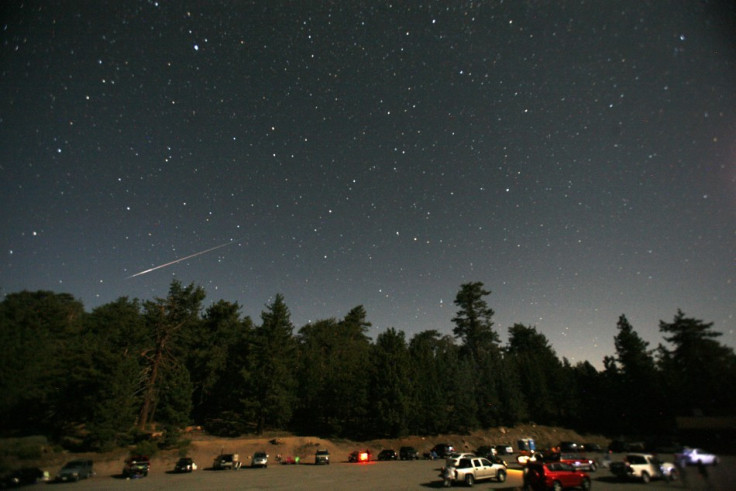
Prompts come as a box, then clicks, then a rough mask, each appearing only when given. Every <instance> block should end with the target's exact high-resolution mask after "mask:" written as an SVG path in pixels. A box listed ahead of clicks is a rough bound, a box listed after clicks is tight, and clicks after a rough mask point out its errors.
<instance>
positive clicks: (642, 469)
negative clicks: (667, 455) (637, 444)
mask: <svg viewBox="0 0 736 491" xmlns="http://www.w3.org/2000/svg"><path fill="white" fill-rule="evenodd" d="M608 468H609V469H610V470H611V472H612V473H613V475H615V476H616V477H618V478H619V479H638V480H641V481H642V482H644V483H648V482H649V481H651V480H652V479H665V480H667V481H672V480H674V479H676V478H677V468H676V467H675V465H674V464H672V463H670V462H661V461H660V460H659V459H658V458H657V457H656V456H655V455H653V454H645V453H630V454H628V455H626V458H625V459H624V461H623V462H612V463H611V465H610V466H609V467H608Z"/></svg>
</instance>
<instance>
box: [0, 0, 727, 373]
mask: <svg viewBox="0 0 736 491" xmlns="http://www.w3.org/2000/svg"><path fill="white" fill-rule="evenodd" d="M413 3H414V2H397V3H394V4H389V3H379V2H354V1H345V2H279V1H264V2H209V1H208V2H204V1H202V2H174V1H172V2H165V1H160V2H153V1H140V2H137V1H135V2H134V1H131V2H54V3H50V2H24V3H23V4H21V5H15V6H6V7H3V12H2V16H3V17H2V24H1V27H2V31H1V32H0V35H1V36H2V37H1V39H2V47H1V48H2V58H1V59H0V91H1V93H2V94H3V95H2V98H0V207H1V208H0V209H1V210H2V219H1V221H0V227H1V228H0V230H2V233H0V246H1V247H0V252H1V253H2V255H3V256H2V261H1V262H0V288H2V293H3V294H7V293H10V292H15V291H19V290H22V289H29V290H37V289H49V290H54V291H58V292H68V293H71V294H73V295H74V296H76V297H77V298H79V299H80V300H81V301H83V302H84V304H85V306H86V307H87V308H88V309H91V308H93V307H95V306H97V305H100V304H103V303H106V302H110V301H113V300H115V299H116V298H118V297H120V296H129V297H138V298H141V299H152V298H153V297H155V296H164V295H165V294H166V292H167V290H168V286H169V284H170V282H171V280H172V279H173V278H176V279H179V280H181V281H182V282H184V283H190V282H194V283H196V284H199V285H201V286H203V287H204V288H205V289H206V291H207V293H208V300H207V301H208V302H214V301H217V300H220V299H224V300H228V301H237V302H238V303H239V304H240V305H242V307H243V314H245V315H250V316H251V317H253V318H254V319H256V320H257V319H258V318H259V315H260V312H261V311H262V310H263V308H264V304H266V303H268V302H270V301H271V299H272V298H273V296H274V295H275V294H276V293H282V294H283V295H284V296H285V300H286V303H287V305H288V306H289V308H290V309H291V312H292V319H293V321H294V323H295V325H296V327H297V328H298V327H301V326H302V325H303V324H305V323H307V322H309V321H314V320H317V319H324V318H328V317H342V316H344V315H345V314H346V313H347V312H348V310H349V309H351V308H352V307H354V306H356V305H361V304H362V305H364V306H365V308H366V310H367V313H368V320H369V321H371V322H372V323H373V328H374V333H377V332H380V331H381V330H383V329H385V328H387V327H395V328H396V329H399V330H402V331H404V332H405V333H406V334H407V338H410V337H411V336H412V335H413V334H415V333H417V332H419V331H423V330H427V329H437V330H439V331H440V332H443V333H448V334H449V333H451V330H452V327H453V326H452V323H451V318H452V317H453V316H454V314H455V312H456V307H455V306H454V305H453V299H454V297H455V294H456V293H457V291H458V290H459V288H460V285H461V284H462V283H466V282H471V281H481V282H483V283H484V284H485V287H486V288H487V289H489V290H491V291H492V292H493V293H492V294H491V296H490V297H488V299H487V300H488V303H489V305H490V306H491V307H492V308H494V309H495V311H496V316H495V321H496V328H497V329H498V331H499V333H500V334H501V336H502V339H504V340H505V339H506V332H507V328H508V327H509V326H511V325H512V324H513V323H516V322H519V323H524V324H526V325H532V326H536V327H537V328H538V329H539V330H540V331H541V332H543V333H544V334H545V335H546V336H547V337H548V339H549V340H550V342H551V343H552V345H553V347H554V348H555V350H556V351H557V353H558V354H559V355H560V356H566V357H568V358H569V359H571V360H573V361H582V360H589V361H591V362H592V363H594V364H596V365H600V363H601V360H602V358H603V356H605V355H609V354H613V353H614V348H613V342H612V340H613V336H614V335H615V334H616V321H617V319H618V316H619V315H620V314H625V315H627V317H628V318H629V321H630V322H631V324H632V325H633V326H634V328H635V329H636V330H637V331H638V332H639V333H640V334H641V335H642V336H643V337H644V338H645V339H646V340H648V341H650V343H652V347H654V346H656V344H657V343H659V342H661V340H662V338H661V336H660V334H659V332H658V323H659V321H660V320H666V321H671V320H672V318H673V317H674V315H675V313H676V311H677V309H678V308H680V309H682V310H684V311H685V313H686V314H687V315H689V316H692V317H696V318H699V319H702V320H704V321H706V322H714V324H715V325H714V329H715V330H716V331H719V332H722V333H723V334H724V335H723V337H722V338H720V339H721V341H723V342H725V343H727V344H729V345H731V346H734V345H736V333H735V332H734V330H735V329H736V318H735V314H736V312H735V310H736V286H735V285H734V279H735V274H736V226H735V224H736V220H735V219H736V113H735V111H734V110H735V109H736V90H735V88H736V87H735V84H734V81H736V48H735V42H736V38H734V36H733V35H732V33H733V28H734V26H735V25H736V23H735V21H734V19H735V15H734V7H732V6H728V2H690V1H683V2H659V1H652V2H642V1H630V2H629V1H621V2H586V1H582V2H531V1H530V2H520V1H519V2H516V1H514V2H491V1H489V2H429V3H422V4H421V5H419V4H417V5H413ZM231 241H232V243H230V242H231ZM226 243H228V244H229V245H227V246H224V247H220V248H218V249H214V250H211V251H209V252H206V253H203V254H198V255H196V256H194V257H191V258H189V259H187V260H183V261H179V262H176V263H175V264H171V265H169V266H166V267H162V268H159V269H155V270H153V271H150V272H147V273H145V274H141V275H138V276H136V277H133V278H130V276H132V275H135V274H136V273H140V272H143V271H146V270H149V269H152V268H156V267H157V266H160V265H164V264H167V263H170V262H172V261H177V260H178V259H180V258H183V257H186V256H189V255H193V254H197V253H198V252H202V251H208V250H209V249H211V248H214V247H216V246H218V245H222V244H226Z"/></svg>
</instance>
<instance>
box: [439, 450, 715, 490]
mask: <svg viewBox="0 0 736 491" xmlns="http://www.w3.org/2000/svg"><path fill="white" fill-rule="evenodd" d="M519 448H520V449H522V450H520V452H519V456H518V457H517V463H518V464H519V465H521V467H522V469H523V477H524V488H525V489H528V490H535V491H536V490H547V489H554V490H555V491H559V490H562V489H566V488H580V489H583V490H584V491H587V490H589V489H590V488H591V485H592V481H591V478H590V474H589V473H591V472H595V471H596V470H597V469H598V468H599V465H600V463H599V462H598V461H597V460H596V459H594V458H590V457H588V456H586V455H584V454H583V453H582V452H583V450H584V448H585V447H584V446H583V445H579V444H576V443H573V442H561V443H560V444H559V445H557V446H556V447H554V448H551V449H549V450H546V451H543V452H541V451H538V450H537V449H536V445H535V443H534V441H533V440H532V439H525V440H524V441H521V440H520V441H519ZM588 448H589V449H591V451H592V452H599V451H600V447H598V446H597V445H596V446H595V447H593V446H588ZM432 451H433V452H437V453H438V454H440V455H443V456H444V457H445V459H446V465H445V466H444V467H443V468H442V469H441V472H440V478H441V479H442V482H443V484H444V486H446V487H448V486H452V485H453V484H455V483H464V484H466V485H467V486H472V485H473V484H474V483H475V482H476V481H480V480H488V479H496V480H497V481H499V482H504V481H505V479H506V468H507V464H506V462H505V461H503V460H501V459H500V458H499V457H498V456H497V455H496V454H495V453H493V452H492V451H489V448H488V447H480V448H479V449H478V451H477V452H476V453H477V454H478V455H476V454H472V453H453V451H454V448H453V447H452V446H451V445H447V444H440V445H438V446H435V447H434V448H433V449H432ZM483 455H485V457H483ZM494 459H496V460H494ZM675 461H676V463H671V462H664V461H661V460H660V459H659V458H658V457H657V455H656V454H651V453H637V452H633V453H628V454H626V455H625V457H624V459H623V460H622V461H620V462H611V461H610V456H609V455H606V459H605V460H604V461H603V465H605V466H606V467H608V469H609V470H610V472H611V473H612V474H613V475H614V476H616V477H618V478H620V479H624V480H639V481H641V482H643V483H648V482H649V481H650V480H652V479H663V480H666V481H673V480H676V479H678V478H679V474H680V472H681V470H683V469H684V467H685V466H687V465H697V466H701V467H702V466H705V465H717V464H718V463H719V458H718V457H717V456H716V455H714V454H711V453H707V452H704V451H703V450H702V449H698V448H688V447H685V448H682V449H681V450H680V451H679V452H678V453H676V454H675Z"/></svg>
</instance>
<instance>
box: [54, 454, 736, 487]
mask: <svg viewBox="0 0 736 491" xmlns="http://www.w3.org/2000/svg"><path fill="white" fill-rule="evenodd" d="M616 458H618V456H616V457H614V460H615V459H616ZM443 463H444V462H443V461H441V460H436V461H429V460H418V461H409V462H369V463H366V464H348V463H343V462H333V463H332V464H330V465H324V466H316V465H314V464H300V465H276V464H271V465H269V466H268V468H266V469H251V468H245V467H244V468H242V469H240V470H238V471H212V470H208V469H204V470H197V471H195V472H193V473H191V474H171V473H169V472H168V471H166V470H164V469H153V470H152V472H151V474H150V475H149V476H148V477H145V478H141V479H133V480H126V479H121V478H120V477H118V476H114V475H104V474H98V475H97V476H95V477H93V478H91V479H88V480H85V481H81V482H79V483H75V484H63V485H62V484H60V485H59V486H60V487H63V488H67V487H68V488H69V489H75V490H77V489H105V490H107V489H136V490H159V489H161V490H163V489H176V490H177V491H184V490H202V489H212V490H227V489H346V490H351V491H358V490H375V489H382V490H402V489H427V488H435V489H438V488H441V487H442V485H441V482H440V480H439V472H440V467H441V466H442V465H443ZM708 471H709V473H708V481H705V480H704V479H703V478H702V477H701V476H700V475H699V474H698V472H697V469H696V468H690V469H688V474H687V478H688V486H685V485H684V483H682V482H673V483H665V482H657V481H652V482H651V483H650V484H648V485H644V484H641V483H637V482H631V483H626V482H620V481H618V480H615V479H613V477H612V476H611V475H610V473H609V472H608V471H607V470H606V469H599V470H598V471H597V472H595V473H592V474H591V477H592V480H593V489H594V490H596V491H598V490H600V491H616V490H618V491H623V490H629V489H640V490H641V489H647V490H648V491H651V490H664V489H668V490H674V489H711V490H724V491H726V490H729V491H730V490H732V489H736V457H725V458H723V459H722V463H721V465H719V466H717V467H709V468H708ZM521 485H522V474H521V470H519V469H510V470H509V473H508V479H507V481H506V482H505V483H497V482H493V481H491V482H480V483H477V484H476V488H480V489H505V490H513V489H520V488H521ZM458 487H460V486H458Z"/></svg>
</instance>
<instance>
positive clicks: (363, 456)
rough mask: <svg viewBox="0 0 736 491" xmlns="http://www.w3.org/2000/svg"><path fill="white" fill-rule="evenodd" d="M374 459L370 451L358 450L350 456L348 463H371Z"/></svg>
mask: <svg viewBox="0 0 736 491" xmlns="http://www.w3.org/2000/svg"><path fill="white" fill-rule="evenodd" d="M372 457H373V454H371V451H370V450H356V451H354V452H351V453H350V455H348V462H357V463H361V462H370V461H371V460H373V459H372Z"/></svg>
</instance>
